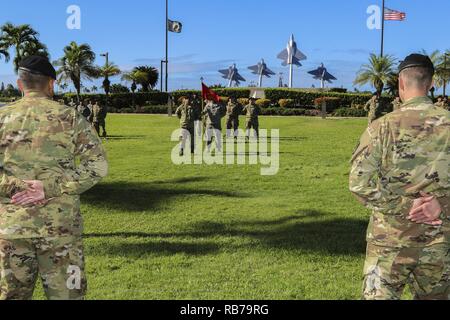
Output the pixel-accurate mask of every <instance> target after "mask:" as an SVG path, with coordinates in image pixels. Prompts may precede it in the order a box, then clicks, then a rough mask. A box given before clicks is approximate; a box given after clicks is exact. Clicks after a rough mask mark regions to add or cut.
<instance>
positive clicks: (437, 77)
mask: <svg viewBox="0 0 450 320" xmlns="http://www.w3.org/2000/svg"><path fill="white" fill-rule="evenodd" d="M420 53H421V54H423V55H425V56H428V57H429V58H430V60H431V62H433V65H434V66H435V67H436V72H435V73H434V77H433V82H434V87H433V88H431V89H430V93H431V98H432V99H433V100H434V91H435V88H437V89H439V88H440V87H442V86H443V84H444V82H443V79H442V73H441V72H440V71H441V70H439V63H440V62H441V61H442V57H443V56H442V55H441V53H440V51H439V50H435V51H433V52H432V53H431V54H428V52H427V51H426V50H425V49H422V51H421V52H420Z"/></svg>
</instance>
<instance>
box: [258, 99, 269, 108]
mask: <svg viewBox="0 0 450 320" xmlns="http://www.w3.org/2000/svg"><path fill="white" fill-rule="evenodd" d="M255 103H256V105H257V106H258V107H260V108H268V107H270V105H271V104H272V101H271V100H269V99H258V100H256V102H255Z"/></svg>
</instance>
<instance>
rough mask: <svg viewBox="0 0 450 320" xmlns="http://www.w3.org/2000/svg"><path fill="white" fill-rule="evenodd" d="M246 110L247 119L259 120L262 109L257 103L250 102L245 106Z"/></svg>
mask: <svg viewBox="0 0 450 320" xmlns="http://www.w3.org/2000/svg"><path fill="white" fill-rule="evenodd" d="M244 111H245V113H246V118H247V121H255V120H258V116H259V113H260V109H259V107H258V106H257V105H255V104H248V105H246V106H245V107H244Z"/></svg>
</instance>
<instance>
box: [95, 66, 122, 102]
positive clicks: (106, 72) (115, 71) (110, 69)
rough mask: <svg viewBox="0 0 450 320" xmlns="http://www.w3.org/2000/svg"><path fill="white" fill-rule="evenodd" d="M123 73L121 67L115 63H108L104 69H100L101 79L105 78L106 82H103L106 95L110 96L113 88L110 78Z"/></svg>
mask: <svg viewBox="0 0 450 320" xmlns="http://www.w3.org/2000/svg"><path fill="white" fill-rule="evenodd" d="M121 72H122V71H120V69H119V67H118V66H116V65H115V64H114V63H113V62H108V63H107V64H105V65H104V66H103V67H98V75H99V77H102V78H105V80H103V89H104V90H105V93H106V95H108V94H109V92H110V87H111V81H109V78H110V77H114V76H117V75H119V74H120V73H121Z"/></svg>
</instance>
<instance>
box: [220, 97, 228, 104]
mask: <svg viewBox="0 0 450 320" xmlns="http://www.w3.org/2000/svg"><path fill="white" fill-rule="evenodd" d="M229 100H230V98H229V97H220V102H221V103H223V104H227V103H228V101H229Z"/></svg>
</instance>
